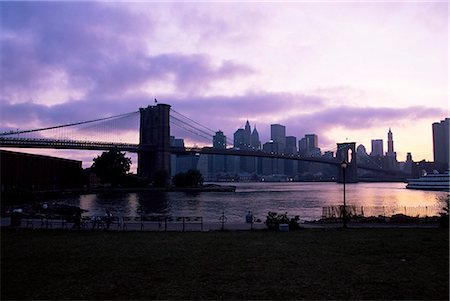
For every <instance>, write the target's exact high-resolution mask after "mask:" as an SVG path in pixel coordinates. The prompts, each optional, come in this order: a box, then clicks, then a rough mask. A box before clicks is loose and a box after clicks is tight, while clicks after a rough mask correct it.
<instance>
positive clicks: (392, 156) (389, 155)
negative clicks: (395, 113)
mask: <svg viewBox="0 0 450 301" xmlns="http://www.w3.org/2000/svg"><path fill="white" fill-rule="evenodd" d="M387 146H388V151H387V152H386V162H387V167H388V168H389V169H398V163H397V153H396V152H395V151H394V139H393V134H392V131H391V128H389V132H388V142H387Z"/></svg>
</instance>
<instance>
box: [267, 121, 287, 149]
mask: <svg viewBox="0 0 450 301" xmlns="http://www.w3.org/2000/svg"><path fill="white" fill-rule="evenodd" d="M270 139H271V140H272V141H273V142H275V143H277V144H278V152H284V149H285V148H286V127H285V126H284V125H281V124H271V125H270Z"/></svg>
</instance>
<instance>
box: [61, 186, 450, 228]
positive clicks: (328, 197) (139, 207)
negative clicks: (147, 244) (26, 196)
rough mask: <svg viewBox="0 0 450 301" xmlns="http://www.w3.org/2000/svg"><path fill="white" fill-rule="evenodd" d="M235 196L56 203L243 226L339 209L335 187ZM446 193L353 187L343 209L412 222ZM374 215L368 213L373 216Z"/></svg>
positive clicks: (160, 195) (133, 196) (97, 211)
mask: <svg viewBox="0 0 450 301" xmlns="http://www.w3.org/2000/svg"><path fill="white" fill-rule="evenodd" d="M233 185H236V187H237V188H236V192H234V193H233V192H201V193H195V194H190V193H184V192H151V193H150V192H145V193H102V194H87V195H81V196H79V197H66V198H60V199H58V200H56V202H57V203H62V204H68V205H75V206H79V207H81V208H82V209H85V210H88V211H89V212H88V213H86V214H87V215H104V213H105V211H106V210H110V211H111V212H112V213H113V214H114V215H123V216H137V215H140V214H155V215H158V214H161V215H170V216H202V217H203V220H204V221H205V222H216V221H218V220H219V218H220V216H221V215H222V213H224V214H225V216H226V217H227V220H228V222H242V221H244V218H245V214H246V213H247V212H248V211H252V212H253V215H254V216H255V217H256V218H260V219H261V220H262V221H264V220H265V217H266V215H267V212H268V211H276V212H279V213H284V212H287V213H288V215H289V216H295V215H298V216H300V219H301V220H314V219H319V218H321V217H322V214H323V209H322V208H323V207H326V206H334V205H342V203H343V186H342V184H336V183H299V182H289V183H233ZM446 194H447V193H446V192H436V191H421V190H410V189H406V188H405V184H404V183H357V184H347V185H346V200H347V205H350V206H352V205H353V206H354V207H356V208H358V209H360V208H361V206H363V210H364V211H365V215H366V216H367V215H378V214H385V215H390V214H394V213H407V214H409V215H412V216H415V215H417V214H420V215H428V216H431V215H435V214H437V213H438V212H439V211H440V208H441V207H442V204H441V203H440V202H439V198H443V197H444V196H445V195H446ZM371 210H372V211H371Z"/></svg>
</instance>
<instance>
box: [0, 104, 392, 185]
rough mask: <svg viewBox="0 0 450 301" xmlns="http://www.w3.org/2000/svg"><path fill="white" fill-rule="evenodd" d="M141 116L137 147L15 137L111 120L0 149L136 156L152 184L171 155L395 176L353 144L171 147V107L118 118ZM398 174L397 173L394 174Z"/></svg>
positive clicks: (0, 137) (351, 177) (9, 140)
mask: <svg viewBox="0 0 450 301" xmlns="http://www.w3.org/2000/svg"><path fill="white" fill-rule="evenodd" d="M137 113H139V115H140V125H139V127H140V129H139V143H138V144H133V143H120V142H98V141H89V140H86V141H79V140H71V139H54V138H53V139H50V138H42V137H40V138H23V137H18V136H19V134H21V133H30V132H40V131H45V130H48V129H55V128H58V129H59V128H64V127H70V126H73V125H80V124H85V123H91V122H96V121H99V120H110V119H111V118H112V117H108V118H102V119H96V120H92V121H86V122H77V123H74V124H68V125H61V126H55V127H50V128H44V129H35V130H26V131H18V132H10V133H3V134H0V147H7V148H51V149H72V150H95V151H106V150H110V149H116V150H119V151H125V152H132V153H137V154H138V174H139V175H140V176H142V177H145V178H148V179H149V180H151V179H152V178H153V176H154V174H155V172H157V171H159V170H166V171H167V173H168V174H170V169H171V166H170V164H171V160H170V155H171V154H176V155H183V154H198V155H201V154H203V155H224V156H239V157H258V158H271V159H284V160H295V161H304V162H313V163H322V164H328V165H332V166H336V168H337V169H338V175H339V176H338V182H339V181H342V180H343V179H342V175H343V172H342V168H341V163H342V162H343V161H346V162H347V168H346V173H345V174H346V182H357V181H358V177H357V172H356V171H357V169H358V168H361V169H366V170H371V171H375V172H383V173H386V174H395V173H396V171H389V170H385V169H381V168H380V169H378V168H374V167H373V166H366V165H362V164H358V162H357V156H356V149H355V146H356V143H354V142H349V143H338V144H337V152H336V156H335V157H332V158H326V157H311V156H300V155H297V154H287V153H274V152H265V151H262V150H252V149H235V148H227V149H221V148H213V147H202V148H198V147H193V148H189V147H173V146H171V145H170V117H171V115H170V105H167V104H157V105H155V106H148V107H146V108H141V109H140V110H139V112H133V113H127V114H122V115H118V116H117V117H119V118H124V116H125V117H128V116H130V115H131V114H137ZM397 173H398V172H397Z"/></svg>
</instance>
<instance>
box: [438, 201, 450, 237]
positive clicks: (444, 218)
mask: <svg viewBox="0 0 450 301" xmlns="http://www.w3.org/2000/svg"><path fill="white" fill-rule="evenodd" d="M449 199H450V195H448V194H447V196H446V197H443V198H441V199H440V201H441V202H442V203H443V204H444V205H443V206H444V207H442V211H441V212H439V215H440V217H439V224H440V226H441V227H442V228H447V229H448V224H449V218H448V214H449Z"/></svg>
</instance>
